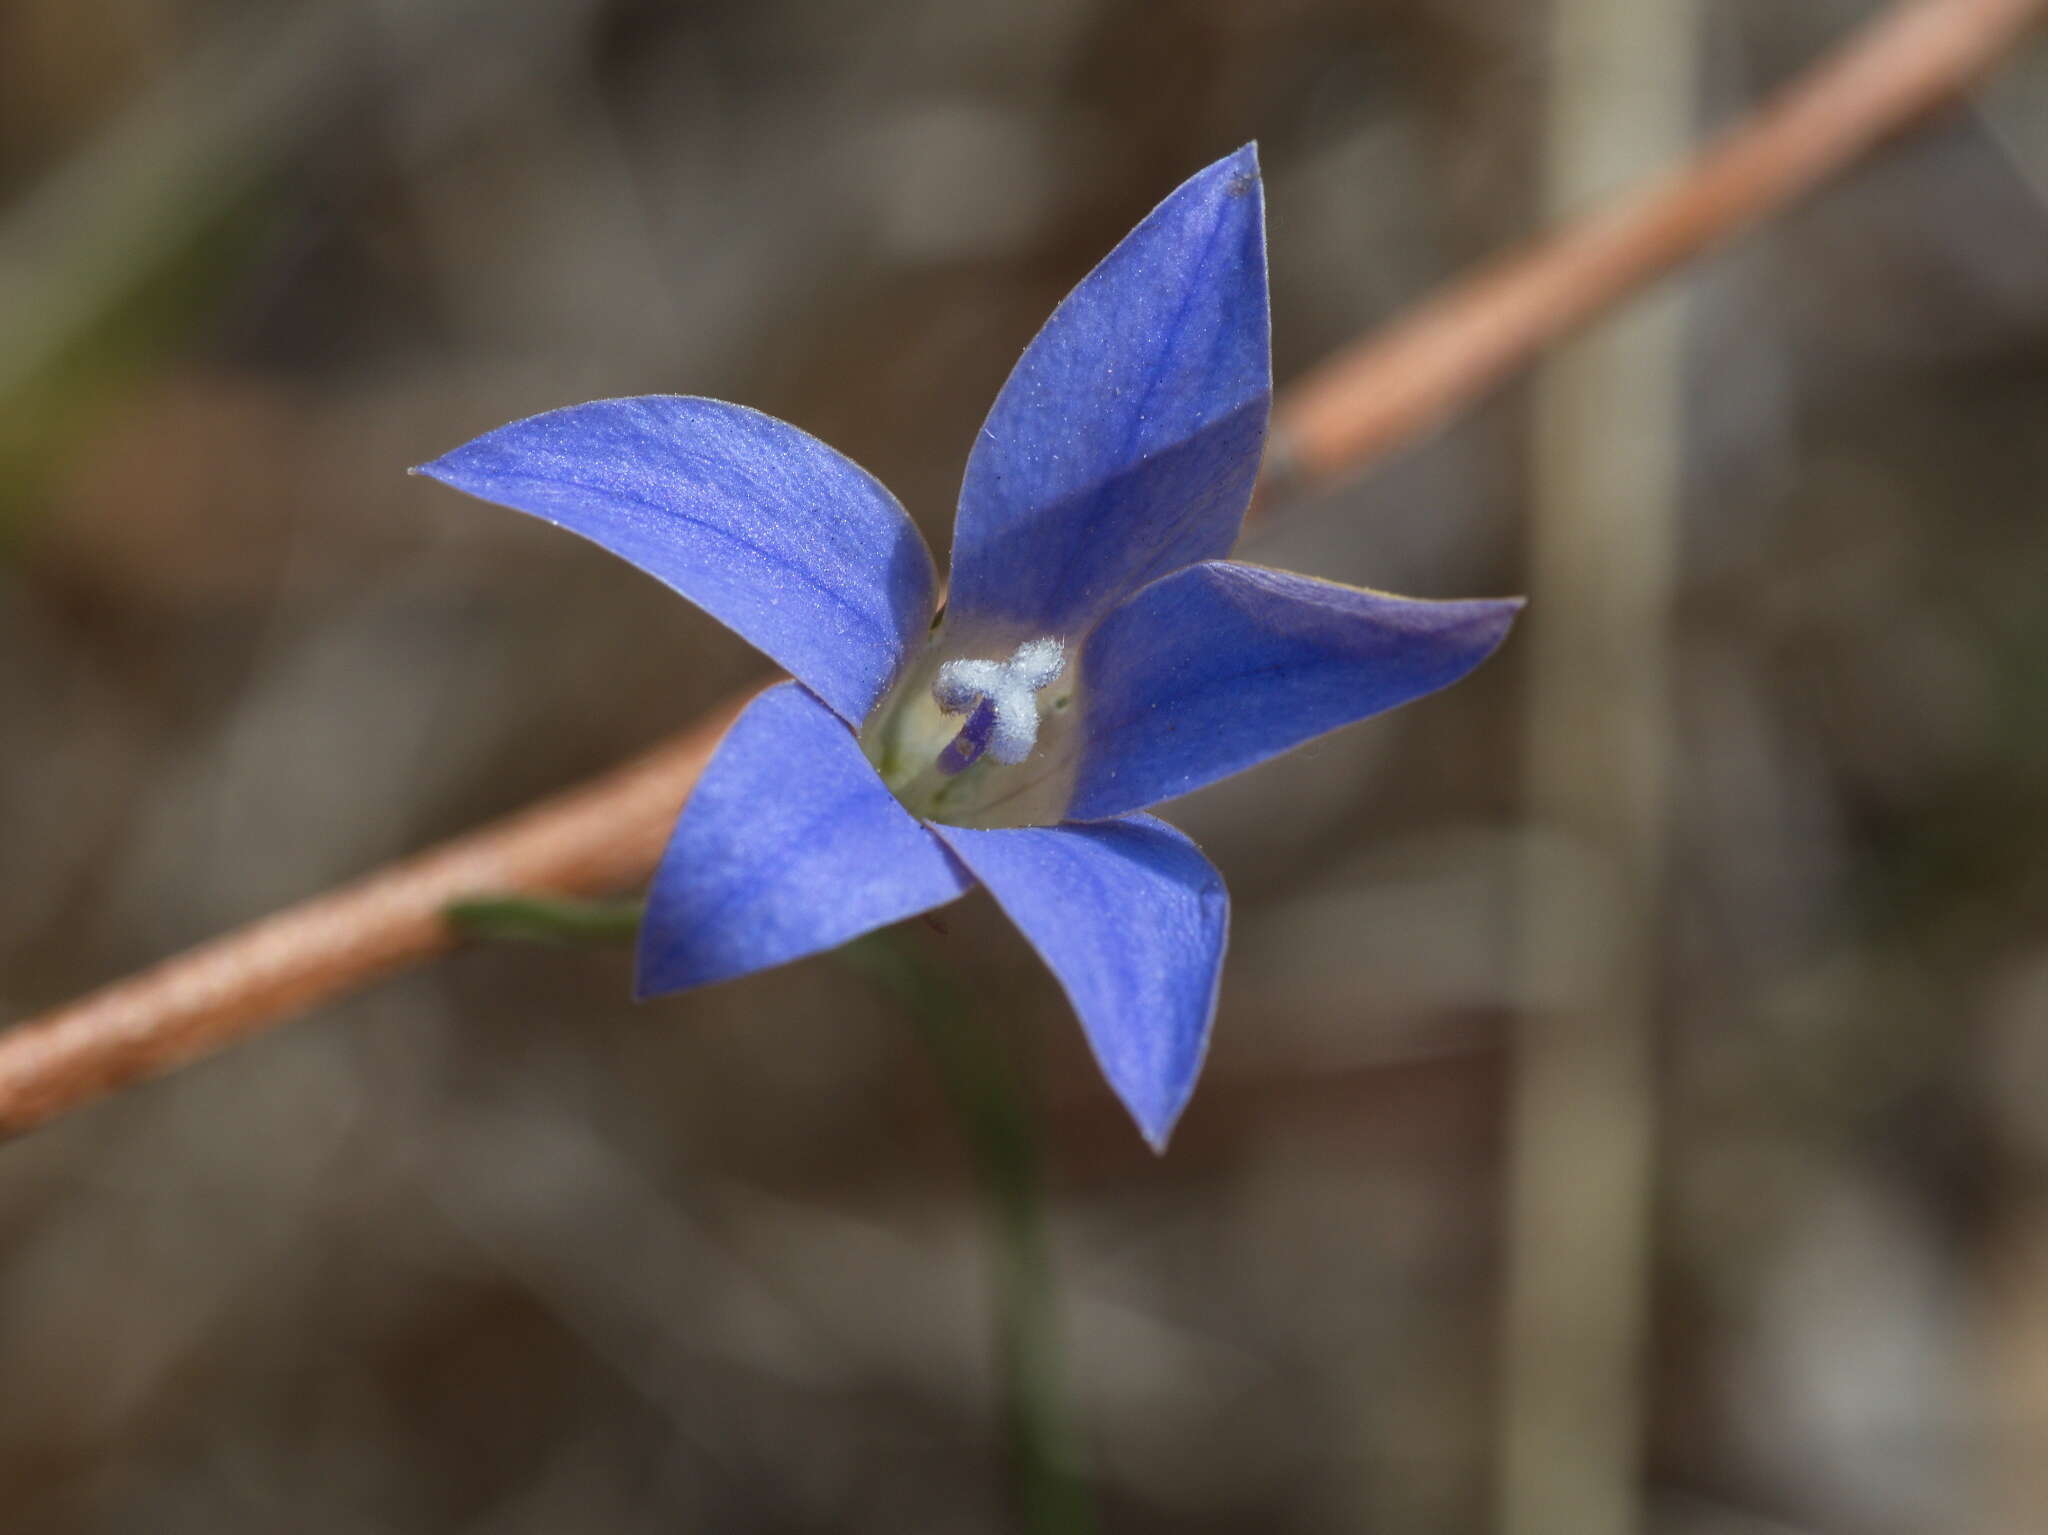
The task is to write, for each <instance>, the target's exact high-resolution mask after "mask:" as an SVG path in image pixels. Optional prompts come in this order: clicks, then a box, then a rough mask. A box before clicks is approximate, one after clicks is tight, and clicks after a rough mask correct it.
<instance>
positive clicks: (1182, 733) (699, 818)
mask: <svg viewBox="0 0 2048 1535" xmlns="http://www.w3.org/2000/svg"><path fill="white" fill-rule="evenodd" d="M1268 350H1269V348H1268V341H1267V312H1266V260H1265V226H1264V212H1263V207H1262V203H1261V197H1260V189H1259V173H1258V161H1257V158H1256V155H1255V153H1254V151H1253V149H1252V148H1251V147H1250V146H1247V147H1246V148H1244V149H1241V150H1239V151H1238V152H1237V153H1236V154H1234V155H1231V156H1230V157H1229V158H1227V159H1224V160H1220V161H1218V162H1217V163H1216V164H1214V165H1212V166H1210V167H1209V168H1208V169H1207V170H1205V171H1203V172H1201V173H1200V174H1199V175H1197V176H1195V177H1194V178H1193V179H1192V180H1190V181H1188V182H1187V183H1186V184H1185V185H1184V186H1182V187H1181V188H1180V189H1179V190H1178V191H1176V192H1175V193H1174V194H1173V195H1172V196H1171V197H1169V198H1167V199H1166V201H1165V202H1164V203H1162V204H1160V206H1159V207H1158V208H1157V209H1155V210H1154V211H1153V212H1152V213H1151V214H1150V215H1149V216H1148V217H1147V218H1146V219H1145V221H1144V222H1143V223H1141V224H1139V225H1138V227H1137V228H1136V229H1134V230H1133V231H1132V232H1131V233H1130V235H1129V236H1128V237H1126V238H1125V240H1124V241H1123V243H1122V244H1120V245H1118V246H1117V248H1116V249H1115V250H1113V251H1111V252H1110V253H1109V255H1108V257H1107V258H1106V259H1105V260H1104V261H1103V262H1102V264H1101V265H1100V266H1098V267H1097V268H1096V269H1095V270H1094V271H1093V272H1091V273H1090V274H1089V275H1088V276H1087V278H1085V279H1084V280H1083V281H1082V283H1081V285H1080V286H1079V287H1077V288H1076V289H1075V290H1074V291H1073V292H1072V293H1071V294H1069V295H1068V296H1067V298H1066V300H1065V302H1063V303H1062V304H1061V305H1060V306H1059V308H1058V309H1056V310H1055V311H1054V312H1053V316H1052V318H1051V319H1050V320H1049V321H1047V323H1046V326H1045V328H1044V329H1043V330H1042V331H1040V332H1039V333H1038V336H1037V338H1036V339H1035V340H1033V341H1032V343H1031V345H1030V346H1029V347H1028V348H1026V349H1025V352H1024V356H1023V358H1022V359H1021V360H1020V361H1019V362H1018V364H1017V367H1016V371H1015V372H1013V373H1012V374H1011V375H1010V379H1009V382H1008V383H1006V384H1005V385H1004V386H1003V390H1002V393H1001V394H999V395H998V396H997V397H996V402H995V407H994V409H993V410H991V411H990V412H989V417H988V421H987V423H986V425H984V426H983V427H982V430H981V435H980V437H978V438H977V439H976V440H975V444H974V451H973V454H972V455H971V456H970V458H969V459H968V463H967V476H966V482H965V484H964V485H963V486H962V488H961V492H960V511H959V518H958V521H957V522H956V524H955V527H954V538H953V571H952V583H951V593H950V599H949V600H948V601H947V603H946V605H945V609H944V615H943V621H941V622H937V623H936V625H935V623H934V608H935V605H936V603H937V595H938V588H937V581H936V573H935V570H934V567H933V563H932V558H931V555H930V553H929V552H928V551H927V550H926V548H925V545H924V541H923V539H921V538H920V537H919V536H918V532H917V529H916V528H915V527H914V526H913V525H912V523H911V521H910V519H909V517H908V516H906V515H905V514H904V511H903V509H902V507H900V506H899V505H898V504H897V503H896V501H895V499H894V498H893V497H892V496H891V495H890V494H889V492H888V491H886V490H885V489H883V488H882V486H881V485H880V484H878V483H877V482H876V481H875V480H874V479H873V478H871V477H870V476H869V475H868V474H866V473H865V472H864V471H862V470H861V469H860V468H858V467H857V466H856V465H854V464H852V463H851V462H849V461H848V460H847V459H845V458H843V457H841V456H840V455H839V454H838V453H836V452H834V451H833V450H832V449H831V448H828V447H826V446H825V445H824V444H823V443H821V442H819V441H817V439H815V438H813V437H810V436H807V435H806V434H805V433H803V432H800V431H798V430H797V429H796V428H795V427H793V426H789V425H787V424H785V423H784V422H781V421H777V420H775V419H774V418H772V417H770V416H764V415H761V414H759V413H758V412H756V411H751V410H747V409H745V408H743V407H741V406H737V405H726V404H723V403H721V402H719V401H716V400H705V399H693V398H686V397H679V396H668V395H657V396H649V397H645V398H639V399H623V400H599V401H596V402H594V403H592V404H588V405H576V406H571V407H569V408H567V409H564V410H556V411H550V412H548V413H546V414H544V415H539V416H534V417H532V418H530V419H528V420H525V421H517V422H514V423H513V424H512V425H510V426H506V427H501V428H499V429H498V430H497V431H495V432H491V433H488V434H486V435H485V436H483V437H479V438H478V439H477V440H476V441H474V442H472V443H469V444H468V445H467V446H465V447H461V448H458V449H456V450H455V451H454V452H453V453H450V454H448V455H447V456H446V457H445V458H441V459H438V460H436V461H435V462H433V463H431V464H428V465H426V466H425V467H424V469H423V471H422V472H424V473H426V474H430V475H433V476H434V477H435V478H437V479H440V480H443V481H445V482H447V483H448V484H450V485H453V486H455V487H456V488H458V489H460V490H465V491H468V492H470V493H471V494H473V495H477V496H481V497H483V498H484V499H486V500H489V501H495V502H498V503H501V504H503V505H505V506H510V507H515V508H517V509H518V510H520V511H524V512H530V513H532V514H534V515H535V516H538V517H542V518H545V519H546V520H548V521H550V522H553V523H556V524H559V525H560V526H562V527H565V528H568V529H569V530H571V531H572V532H575V533H580V534H582V535H583V536H584V537H586V538H589V539H591V540H593V541H595V542H596V543H599V544H601V545H603V546H604V547H605V548H607V549H609V550H611V551H612V552H613V553H615V554H618V555H621V556H623V557H624V558H626V559H628V560H630V561H632V562H633V563H634V564H635V565H638V566H639V567H640V568H641V569H642V570H645V571H647V572H648V573H649V574H651V575H653V576H655V577H657V578H658V579H660V580H662V581H664V582H666V583H667V584H668V585H669V586H671V587H673V588H675V589H676V590H677V591H678V592H681V593H682V594H683V595H684V596H685V597H687V598H689V599H690V600H691V601H692V602H695V603H696V604H698V605H699V606H700V607H702V608H704V609H705V610H706V611H707V612H709V613H710V614H711V615H712V616H713V617H715V618H718V619H720V620H722V621H723V622H724V623H726V624H727V625H729V626H730V627H731V628H732V629H734V630H735V631H736V632H738V633H739V634H741V635H742V636H744V637H745V638H746V639H748V640H750V641H752V642H753V643H754V644H755V645H757V646H758V647H760V649H761V650H763V651H764V652H766V653H767V654H768V655H769V656H770V657H771V658H772V659H774V660H775V661H776V662H777V663H779V664H780V665H782V666H783V667H785V668H787V669H788V671H789V672H790V674H791V675H792V677H793V678H794V679H795V680H794V681H791V682H785V683H781V684H779V685H777V686H775V687H771V688H770V689H768V691H767V692H765V693H763V694H762V695H761V696H760V697H759V698H757V699H755V700H754V702H753V703H752V704H750V705H749V706H748V707H747V710H746V712H745V713H744V714H742V715H741V716H740V718H739V720H738V722H737V723H735V724H734V725H733V727H732V729H731V731H730V733H728V734H727V736H726V737H725V740H724V741H723V743H721V745H720V746H719V748H718V751H717V754H716V755H715V756H714V757H713V758H712V760H711V762H710V765H709V766H708V767H707V768H706V769H705V772H704V776H703V778H702V780H701V781H700V782H699V783H698V785H697V788H696V792H695V793H694V794H693V795H692V796H691V798H690V801H689V803H688V805H687V806H685V807H684V810H683V813H682V817H681V819H680V820H679V821H678V822H677V824H676V829H675V834H674V837H673V839H672V840H671V841H670V843H669V846H668V851H667V853H666V855H665V856H664V858H663V860H662V863H661V867H660V869H659V870H658V871H657V872H656V874H655V876H654V883H653V887H652V889H651V891H650V893H649V897H648V905H647V917H646V921H645V923H644V924H643V926H642V928H641V933H640V953H639V990H640V993H641V995H643V996H652V995H657V994H660V993H663V992H671V991H678V990H681V989H682V988H684V987H688V986H698V985H702V984H704V983H705V982H709V981H720V980H725V979H727V978H729V977H732V976H737V975H744V974H746V973H747V972H749V971H753V970H760V969H763V968H765V967H767V966H769V965H777V964H781V963H782V962H784V961H785V960H792V959H796V958H799V957H800V956H802V955H806V954H813V953H817V952H818V951H820V950H823V949H829V948H832V947H834V946H835V945H838V944H841V943H844V942H846V941H847V940H848V939H851V938H854V937H857V936H859V935H860V934H862V933H866V932H869V931H871V930H873V929H875V928H878V927H881V926H883V925H885V924H887V923H891V922H895V921H898V920H900V919H902V918H905V917H910V916H914V915H916V914H918V913H920V912H924V911H928V910H930V909H932V908H933V907H935V906H939V905H941V904H943V903H945V902H947V901H950V900H952V899H953V898H954V897H956V896H958V895H961V894H963V893H964V892H966V891H967V890H969V889H970V888H972V887H973V885H974V884H976V883H977V882H979V883H980V884H983V885H986V886H987V887H988V889H989V891H990V893H991V894H992V895H993V896H994V897H995V899H996V900H997V902H998V903H1000V905H1001V906H1002V907H1003V909H1004V910H1005V911H1006V912H1008V913H1009V915H1010V917H1011V918H1012V919H1013V920H1014V921H1015V922H1016V923H1017V925H1018V927H1020V928H1021V929H1022V930H1023V932H1024V935H1025V937H1026V938H1028V939H1029V940H1030V941H1031V943H1032V944H1033V946H1034V947H1036V948H1037V950H1038V952H1039V953H1040V955H1042V956H1043V957H1044V959H1045V962H1046V963H1047V964H1048V965H1049V966H1050V967H1051V968H1052V970H1053V973H1054V974H1055V975H1056V976H1057V977H1058V978H1059V981H1060V984H1061V985H1062V986H1063V987H1064V988H1065V990H1066V993H1067V996H1068V998H1069V999H1070V1000H1071V1001H1072V1003H1073V1006H1074V1010H1075V1012H1077V1013H1078V1014H1079V1015H1080V1019H1081V1025H1082V1027H1083V1028H1084V1029H1085V1030H1086V1031H1087V1034H1088V1039H1089V1042H1090V1043H1091V1045H1092V1046H1093V1047H1094V1050H1095V1055H1096V1058H1097V1060H1099V1061H1100V1062H1101V1064H1102V1069H1103V1071H1104V1073H1105V1074H1106V1075H1107V1077H1108V1078H1109V1082H1110V1085H1111V1086H1112V1087H1113V1088H1115V1090H1116V1092H1117V1094H1118V1096H1120V1097H1121V1098H1122V1099H1123V1101H1124V1103H1125V1105H1126V1106H1127V1107H1128V1108H1129V1109H1130V1111H1131V1113H1132V1115H1133V1116H1134V1117H1135V1118H1136V1120H1137V1122H1138V1126H1139V1128H1140V1129H1141V1130H1142V1131H1143V1132H1144V1134H1145V1136H1146V1138H1147V1139H1148V1140H1150V1141H1151V1142H1152V1144H1153V1145H1154V1146H1163V1145H1164V1144H1165V1141H1166V1137H1167V1134H1168V1132H1169V1131H1170V1130H1171V1129H1172V1127H1173V1123H1174V1120H1175V1119H1176V1118H1177V1117H1178V1116H1179V1114H1180V1111H1181V1109H1182V1107H1183V1106H1184V1105H1185V1104H1186V1102H1187V1099H1188V1095H1189V1093H1190V1092H1191V1091H1192V1090H1193V1088H1194V1082H1195V1076H1196V1073H1197V1071H1198V1070H1199V1069H1200V1066H1201V1062H1202V1055H1203V1052H1204V1050H1205V1048H1206V1046H1207V1043H1208V1036H1209V1026H1210V1021H1211V1018H1212V1016H1213V1015H1214V1012H1215V1008H1216V989H1217V981H1218V978H1219V976H1220V974H1221V970H1222V964H1223V949H1224V942H1225V937H1226V932H1227V929H1228V926H1229V898H1228V896H1227V895H1226V894H1225V892H1224V888H1223V881H1222V879H1221V878H1220V876H1218V874H1217V872H1216V870H1215V869H1214V868H1213V867H1212V866H1211V865H1210V863H1209V862H1208V860H1207V859H1205V858H1204V857H1203V856H1202V854H1201V852H1200V851H1199V850H1198V849H1197V848H1196V847H1195V845H1194V844H1193V843H1192V842H1190V841H1189V840H1188V839H1187V838H1186V837H1184V836H1182V835H1181V834H1180V833H1179V832H1177V831H1175V830H1174V829H1173V828H1172V827H1170V826H1168V825H1166V824H1165V823H1164V822H1161V821H1157V820H1155V819H1153V818H1152V817H1151V816H1148V815H1144V814H1142V813H1140V812H1142V811H1143V810H1144V809H1145V807H1147V806H1149V805H1153V804H1156V803H1157V802H1159V801H1160V800H1164V799H1171V798H1172V797H1173V796H1175V795H1177V794H1185V793H1186V792H1187V791H1189V790H1190V789H1195V788H1199V787H1200V786H1201V785H1203V784H1206V783H1210V782H1213V781H1214V780H1216V779H1218V778H1222V777H1225V776H1226V775H1228V774H1231V773H1235V772H1237V771H1239V770H1240V769H1242V768H1247V767H1250V766H1252V765H1253V764H1254V763H1257V762H1261V761H1263V760H1264V759H1266V758H1267V757H1271V756H1274V755H1276V754H1277V753H1280V752H1283V751H1286V750H1288V749H1290V748H1291V747H1294V746H1297V745H1299V744H1301V743H1302V742H1304V741H1306V740H1308V739H1310V738H1311V737H1314V736H1318V735H1321V734H1322V733H1323V732H1325V731H1328V730H1333V729H1335V728H1336V727H1338V726H1340V725H1345V724H1349V723H1351V722H1352V721H1354V720H1359V719H1363V718H1364V717H1366V716H1367V715H1370V714H1376V713H1378V712H1379V711H1380V710H1382V709H1390V708H1392V707H1393V706H1395V705H1396V704H1400V703H1405V702H1406V701H1407V700H1409V699H1411V698H1415V697H1418V696H1419V695H1421V694H1423V693H1427V692H1430V691H1432V690H1433V689H1436V688H1440V687H1443V686H1445V685H1446V684H1448V683H1451V682H1454V681H1456V680H1457V679H1458V678H1460V677H1462V676H1464V675H1465V673H1467V672H1468V671H1470V670H1471V669H1472V668H1473V667H1474V666H1476V665H1478V664H1479V662H1480V661H1481V660H1482V659H1484V658H1485V656H1486V655H1487V654H1488V653H1489V652H1490V651H1492V649H1493V648H1494V647H1495V646H1496V645H1497V644H1499V643H1500V640H1501V638H1502V636H1503V635H1504V634H1505V633H1506V632H1507V628H1508V625H1509V623H1510V622H1511V621H1512V619H1513V616H1514V613H1515V611H1516V609H1517V607H1518V606H1519V604H1518V603H1516V602H1513V601H1474V602H1416V601H1409V600H1406V599H1403V598H1399V597H1389V596H1386V595H1383V594H1382V593H1379V592H1372V591H1365V590H1362V589H1360V588H1357V587H1350V586H1340V585H1336V584H1333V583H1331V582H1327V581H1317V580H1312V579H1310V578H1308V577H1306V576H1297V575H1291V574H1288V573H1287V572H1284V571H1278V570H1267V569H1263V568H1261V567H1259V566H1255V565H1245V564H1239V563H1237V562H1234V561H1231V560H1228V559H1226V558H1224V556H1226V555H1227V554H1228V553H1229V552H1230V547H1231V545H1232V544H1233V543H1234V542H1235V541H1236V539H1237V534H1238V528H1239V524H1240V523H1241V522H1242V520H1243V517H1244V512H1245V508H1246V505H1247V504H1248V502H1249V500H1250V497H1251V491H1252V481H1253V478H1254V476H1255V475H1256V473H1257V471H1258V466H1259V456H1260V452H1261V450H1262V448H1263V446H1264V443H1265V438H1266V414H1267V406H1268V403H1269V400H1270V396H1271V393H1272V379H1271V367H1270V363H1269V359H1268Z"/></svg>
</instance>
